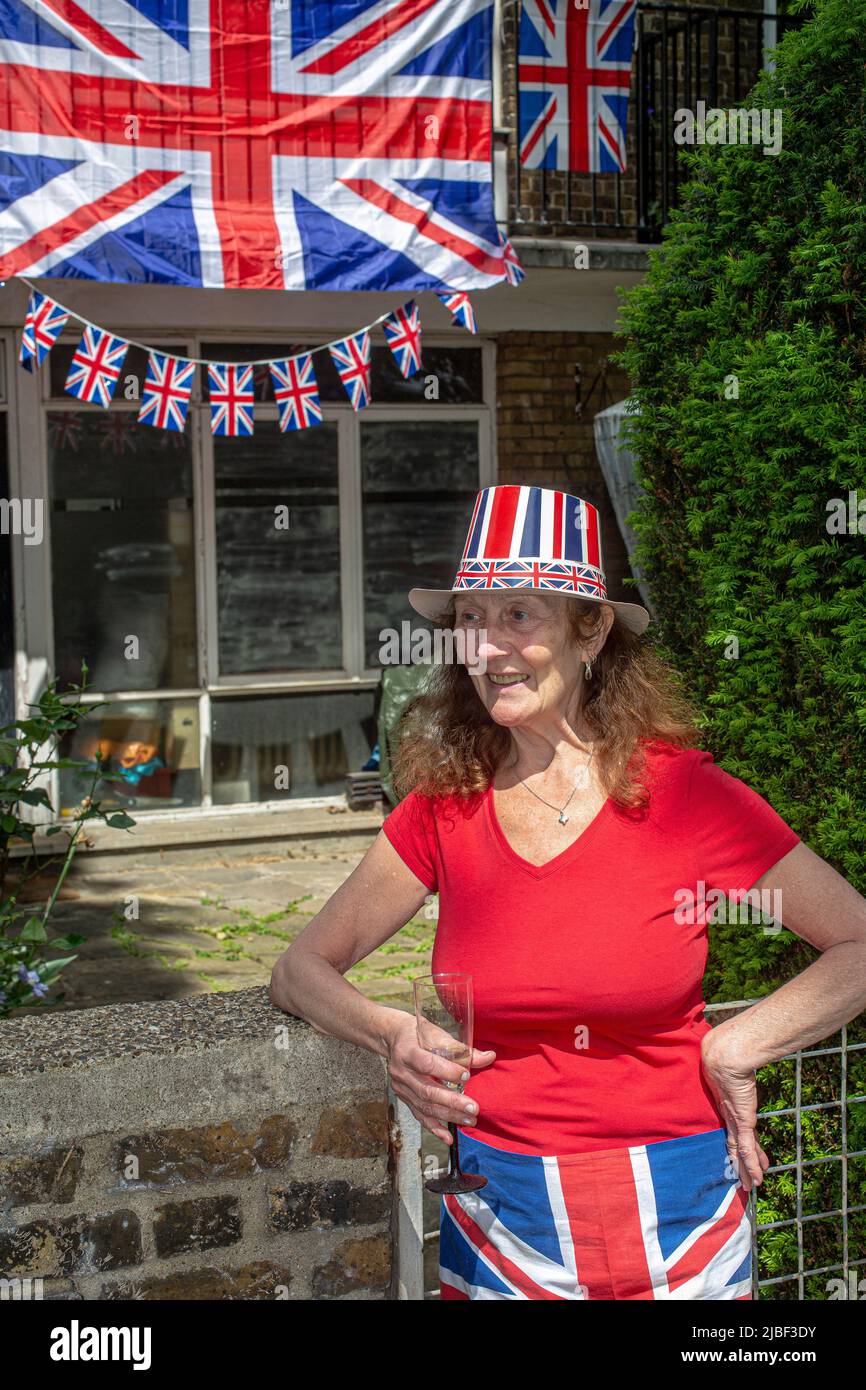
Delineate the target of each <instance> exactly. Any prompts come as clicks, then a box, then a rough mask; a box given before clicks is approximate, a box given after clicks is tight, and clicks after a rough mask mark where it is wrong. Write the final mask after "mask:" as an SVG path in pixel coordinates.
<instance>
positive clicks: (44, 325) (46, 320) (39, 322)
mask: <svg viewBox="0 0 866 1390" xmlns="http://www.w3.org/2000/svg"><path fill="white" fill-rule="evenodd" d="M68 319H69V315H68V314H67V312H66V310H65V309H61V307H60V305H59V304H55V303H54V300H53V299H49V298H48V296H47V295H44V294H40V293H39V291H38V290H34V291H33V293H32V294H31V296H30V299H29V302H28V304H27V317H26V318H25V320H24V327H23V329H22V330H21V350H20V352H19V354H18V361H19V362H20V363H21V366H22V367H26V368H27V370H28V372H32V371H33V366H34V363H35V364H36V366H37V367H41V366H42V363H43V362H44V360H45V358H46V357H47V356H48V354H49V352H50V351H51V349H52V347H53V346H54V344H55V342H56V341H57V337H58V334H60V333H62V331H63V329H64V327H65V326H66V323H67V321H68Z"/></svg>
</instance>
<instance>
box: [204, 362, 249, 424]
mask: <svg viewBox="0 0 866 1390" xmlns="http://www.w3.org/2000/svg"><path fill="white" fill-rule="evenodd" d="M207 379H208V392H209V394H210V428H211V434H219V435H222V434H225V435H229V434H252V432H253V369H252V364H251V363H249V362H248V363H243V362H211V363H210V364H209V365H208V369H207Z"/></svg>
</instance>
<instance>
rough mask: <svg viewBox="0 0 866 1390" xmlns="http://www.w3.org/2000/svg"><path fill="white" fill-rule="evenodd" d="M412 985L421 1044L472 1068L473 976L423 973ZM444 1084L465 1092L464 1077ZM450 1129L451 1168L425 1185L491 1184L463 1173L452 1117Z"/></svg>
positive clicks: (470, 1187)
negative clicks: (461, 1079) (442, 1175)
mask: <svg viewBox="0 0 866 1390" xmlns="http://www.w3.org/2000/svg"><path fill="white" fill-rule="evenodd" d="M412 987H413V990H414V994H415V1019H416V1023H417V1032H418V1045H419V1047H423V1048H424V1049H425V1051H427V1052H432V1053H433V1054H434V1055H435V1056H436V1057H444V1058H445V1060H446V1061H448V1062H456V1063H457V1064H458V1066H461V1067H464V1068H465V1069H466V1070H468V1068H469V1063H470V1060H471V1058H472V1029H473V995H472V976H471V975H456V974H441V973H440V974H435V975H422V976H420V977H419V978H418V979H416V980H413V982H412ZM437 1080H440V1079H439V1078H437ZM440 1084H441V1085H443V1086H447V1088H448V1090H449V1091H458V1092H459V1093H460V1094H461V1095H462V1094H463V1082H462V1081H441V1080H440ZM448 1129H449V1131H450V1133H451V1148H450V1151H449V1153H448V1172H447V1174H446V1175H445V1176H444V1177H441V1178H429V1179H428V1181H427V1182H425V1184H424V1186H425V1187H426V1188H427V1190H428V1191H429V1192H477V1191H478V1190H479V1188H482V1187H486V1186H487V1179H486V1178H483V1177H482V1176H481V1174H480V1173H461V1171H460V1155H459V1150H458V1141H457V1126H456V1124H454V1123H452V1122H451V1121H450V1120H449V1122H448Z"/></svg>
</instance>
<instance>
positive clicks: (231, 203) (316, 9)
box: [0, 0, 504, 291]
mask: <svg viewBox="0 0 866 1390" xmlns="http://www.w3.org/2000/svg"><path fill="white" fill-rule="evenodd" d="M492 8H493V0H3V2H2V4H0V88H2V90H3V93H4V97H3V115H2V119H0V126H2V133H0V154H2V158H3V166H4V172H5V177H6V186H7V198H6V199H4V202H3V206H2V213H0V280H3V279H9V278H11V277H12V276H14V275H27V274H29V275H56V276H71V277H73V278H79V279H90V280H93V279H97V280H122V281H138V282H142V281H143V282H150V281H166V282H169V283H174V284H182V285H206V286H242V287H245V288H280V289H283V288H285V289H317V290H318V289H327V290H392V289H401V290H411V291H418V290H439V289H445V288H447V287H454V288H457V289H472V290H477V289H481V288H484V287H486V286H488V285H493V284H496V283H497V282H499V281H501V280H502V278H503V276H504V265H503V256H502V248H501V246H500V245H499V242H498V239H497V235H496V222H495V217H494V212H493V194H492V172H491V160H490V148H491V133H492V104H491V50H492V32H491V31H492ZM9 195H11V197H10V196H9Z"/></svg>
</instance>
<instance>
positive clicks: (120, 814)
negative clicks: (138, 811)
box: [105, 811, 135, 830]
mask: <svg viewBox="0 0 866 1390" xmlns="http://www.w3.org/2000/svg"><path fill="white" fill-rule="evenodd" d="M105 823H106V825H112V826H114V829H115V830H128V829H129V828H130V826H133V825H135V821H134V820H133V819H132V817H131V816H128V815H127V814H126V812H125V811H117V812H116V813H115V814H114V815H113V816H106V817H105Z"/></svg>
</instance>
